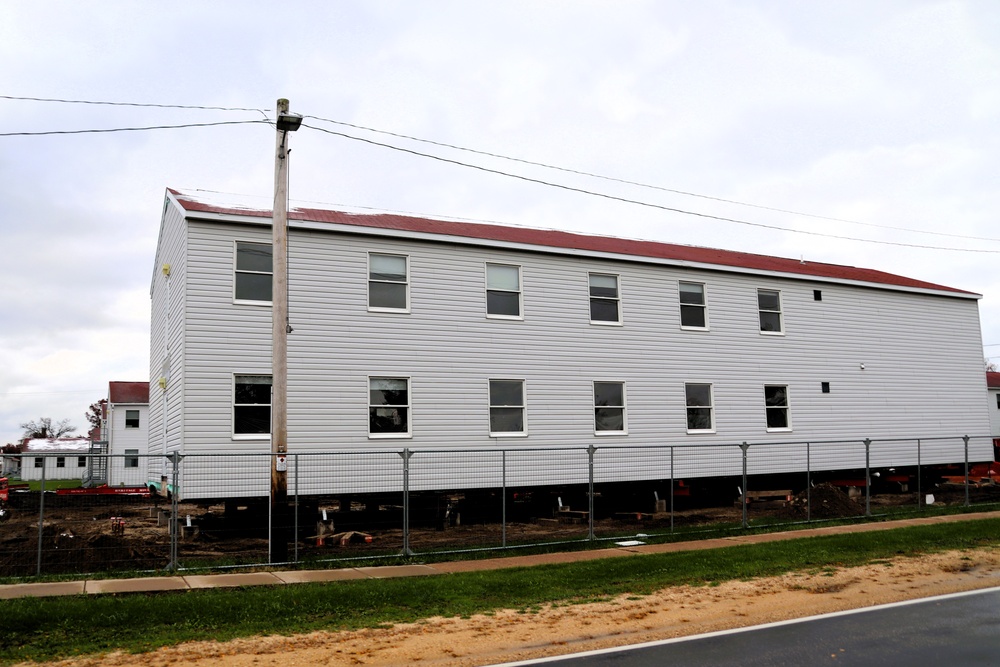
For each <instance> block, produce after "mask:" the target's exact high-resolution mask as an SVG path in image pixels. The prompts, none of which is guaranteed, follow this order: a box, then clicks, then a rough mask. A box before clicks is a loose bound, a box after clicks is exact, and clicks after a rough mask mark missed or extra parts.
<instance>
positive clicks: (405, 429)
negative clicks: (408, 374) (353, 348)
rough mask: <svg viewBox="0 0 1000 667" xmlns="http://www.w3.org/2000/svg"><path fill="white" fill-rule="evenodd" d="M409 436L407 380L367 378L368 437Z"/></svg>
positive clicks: (408, 383)
mask: <svg viewBox="0 0 1000 667" xmlns="http://www.w3.org/2000/svg"><path fill="white" fill-rule="evenodd" d="M408 435H410V380H409V378H377V377H373V378H368V436H369V437H371V438H379V437H382V438H386V437H389V438H391V437H400V436H408Z"/></svg>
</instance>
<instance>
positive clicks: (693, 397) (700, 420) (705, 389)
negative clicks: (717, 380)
mask: <svg viewBox="0 0 1000 667" xmlns="http://www.w3.org/2000/svg"><path fill="white" fill-rule="evenodd" d="M684 394H685V396H686V402H687V430H688V433H697V432H712V431H714V430H715V418H714V415H713V414H712V412H713V409H712V385H710V384H700V383H688V384H685V385H684Z"/></svg>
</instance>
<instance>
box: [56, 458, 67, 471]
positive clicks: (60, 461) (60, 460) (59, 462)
mask: <svg viewBox="0 0 1000 667" xmlns="http://www.w3.org/2000/svg"><path fill="white" fill-rule="evenodd" d="M56 467H57V468H65V467H66V457H65V456H57V457H56Z"/></svg>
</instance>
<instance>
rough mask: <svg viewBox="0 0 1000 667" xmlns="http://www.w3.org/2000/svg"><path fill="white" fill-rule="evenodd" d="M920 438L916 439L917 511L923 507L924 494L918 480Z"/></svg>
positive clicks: (919, 475)
mask: <svg viewBox="0 0 1000 667" xmlns="http://www.w3.org/2000/svg"><path fill="white" fill-rule="evenodd" d="M920 477H921V474H920V438H917V509H918V510H919V509H920V508H921V507H923V502H924V494H923V487H922V485H921V480H920Z"/></svg>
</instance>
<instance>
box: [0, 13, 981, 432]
mask: <svg viewBox="0 0 1000 667" xmlns="http://www.w3.org/2000/svg"><path fill="white" fill-rule="evenodd" d="M0 12H2V14H0V16H2V18H0V95H4V96H13V97H38V98H60V99H67V100H92V101H114V102H132V103H147V104H170V105H195V106H215V107H243V108H248V109H261V110H264V113H260V112H255V111H211V110H195V109H191V110H186V109H158V108H150V107H129V106H97V105H82V104H65V103H55V102H34V101H23V100H11V99H0V133H9V132H42V131H54V130H79V129H97V128H124V127H140V126H153V125H180V124H188V123H213V122H220V121H252V120H263V119H264V118H265V117H266V116H271V117H273V110H274V106H275V100H276V99H277V98H279V97H286V98H289V99H290V100H291V110H292V111H295V112H298V113H302V114H305V115H307V116H315V117H318V118H322V119H327V120H326V121H320V120H317V119H315V118H314V119H308V120H307V123H308V124H310V125H314V126H316V127H319V128H323V129H327V130H331V131H335V132H343V133H349V134H351V135H353V136H355V137H360V138H365V139H370V140H374V141H378V142H381V143H388V144H392V145H394V146H396V147H399V148H406V149H410V150H416V151H420V152H425V153H432V154H434V155H438V156H441V157H447V158H448V159H453V160H459V161H463V162H467V163H470V164H475V165H479V166H484V167H488V168H490V169H496V170H500V171H505V172H509V173H513V174H518V175H522V176H527V177H530V178H535V179H541V180H546V181H550V182H553V183H557V184H562V185H567V186H571V187H574V188H580V189H585V190H591V191H594V192H599V193H605V194H609V195H613V196H617V197H624V198H628V199H635V200H639V201H642V202H645V203H647V204H652V205H653V206H641V205H637V204H627V203H622V202H617V201H613V200H609V199H602V198H598V197H595V196H590V195H585V194H580V193H574V192H570V191H566V190H560V189H557V188H554V187H548V186H544V185H540V184H537V183H530V182H525V181H523V180H517V179H512V178H509V177H505V176H500V175H496V174H491V173H488V172H484V171H477V170H474V169H470V168H467V167H461V166H456V165H454V164H449V163H446V162H441V161H437V160H432V159H429V158H425V157H419V156H415V155H413V154H410V153H405V152H401V151H398V150H393V149H390V148H384V147H380V146H377V145H373V144H370V143H363V142H360V141H356V140H351V139H346V138H343V137H339V136H335V135H331V134H327V133H324V132H321V131H319V130H315V129H309V128H302V129H301V130H300V131H299V132H297V133H296V134H294V135H292V137H291V146H292V155H291V162H290V165H291V177H290V194H291V197H292V200H293V205H294V204H295V203H296V202H299V203H305V202H309V203H311V204H315V203H325V204H328V205H330V206H332V207H344V208H350V209H352V210H353V209H356V208H361V209H372V210H378V211H401V212H408V213H414V214H419V215H424V216H431V217H434V216H440V217H454V218H463V219H472V220H485V221H492V222H499V223H505V224H516V225H527V226H534V227H546V228H556V229H563V230H572V231H581V232H590V233H602V234H613V235H616V236H624V237H630V238H641V239H653V240H658V241H667V242H673V243H685V244H693V245H703V246H710V247H720V248H728V249H733V250H743V251H750V252H756V253H763V254H773V255H780V256H786V257H794V258H800V257H801V258H804V259H806V260H813V261H825V262H833V263H838V264H848V265H854V266H863V267H868V268H875V269H880V270H884V271H889V272H893V273H899V274H903V275H907V276H911V277H914V278H919V279H922V280H927V281H930V282H936V283H940V284H944V285H948V286H952V287H958V288H961V289H965V290H969V291H973V292H977V293H980V294H982V295H983V299H982V300H981V301H980V314H981V319H982V325H983V338H984V339H983V343H984V344H986V345H988V346H989V347H986V348H985V350H984V356H991V355H992V356H996V357H997V360H998V361H1000V345H995V346H994V345H993V344H1000V273H998V272H997V271H996V270H995V267H996V266H997V262H998V259H1000V228H998V226H997V224H996V222H997V215H998V211H1000V187H998V185H997V183H998V179H1000V3H998V2H996V1H995V0H983V1H981V2H965V1H955V2H936V1H927V2H922V1H920V0H907V1H899V2H894V1H891V0H885V1H880V2H871V1H870V0H864V1H859V2H851V1H845V0H835V1H832V0H831V1H829V2H823V1H821V0H817V1H813V2H799V1H794V2H781V1H778V0H759V1H757V2H754V1H752V0H739V1H736V0H734V1H732V2H725V1H717V2H713V1H699V2H681V1H670V0H651V1H649V2H627V1H623V0H616V1H614V2H612V1H608V2H584V1H581V0H573V1H567V2H554V1H553V2H542V1H538V0H535V1H532V2H517V1H511V0H505V1H504V2H486V1H482V2H476V1H473V0H466V1H464V2H429V1H427V2H415V1H412V0H410V1H399V2H334V1H330V2H315V3H304V2H283V3H274V2H266V3H265V2H245V1H244V2H232V3H224V2H211V3H210V2H177V1H175V2H171V3H141V2H110V1H108V0H102V1H101V2H86V1H78V2H46V1H43V0H36V1H33V2H19V1H14V0H0ZM328 121H336V122H339V123H350V124H353V125H359V126H364V127H365V128H372V129H374V130H381V131H383V132H393V133H397V134H403V135H408V136H409V137H415V138H417V139H425V140H430V141H435V142H443V143H448V144H453V145H455V146H460V147H464V148H471V149H476V150H479V151H487V152H490V153H495V154H498V155H503V156H509V157H514V158H519V159H522V160H529V161H534V162H540V163H544V164H547V165H552V166H558V167H562V168H565V169H572V170H577V171H582V172H588V173H591V174H596V175H599V176H604V177H608V178H613V179H623V180H627V181H634V182H638V183H643V184H647V185H650V186H655V188H649V187H639V186H635V185H624V184H621V183H616V182H614V181H610V180H602V179H598V178H593V177H587V176H582V175H575V174H571V173H567V172H561V171H556V170H552V169H544V168H541V167H535V166H529V165H526V164H524V163H519V162H514V161H510V160H503V159H499V158H489V157H485V156H482V155H477V154H475V153H469V152H461V151H456V150H454V149H448V148H444V147H440V146H434V145H431V144H426V143H419V142H416V141H412V140H409V139H404V138H399V137H394V136H391V135H386V134H377V133H373V132H370V131H365V130H361V129H354V128H351V127H348V126H345V125H337V124H334V123H331V122H328ZM273 169H274V130H273V128H272V127H270V126H268V125H266V124H263V123H247V124H239V125H224V126H212V127H201V128H186V129H164V130H155V131H142V132H114V133H102V134H78V135H51V136H0V248H2V253H3V255H2V256H3V262H0V285H2V294H3V299H2V304H0V397H2V398H0V444H2V443H4V442H13V441H14V440H15V439H17V438H18V437H19V436H20V429H19V428H18V424H19V423H21V422H24V421H28V420H31V419H37V418H39V417H52V418H53V419H55V420H58V419H62V418H66V417H68V418H70V419H71V420H72V421H73V423H74V424H76V425H77V426H78V427H79V428H80V430H81V432H85V430H86V429H85V427H86V420H85V419H84V412H85V411H86V409H87V406H88V405H89V404H90V403H92V402H94V401H96V400H97V399H99V398H102V397H104V396H106V395H107V387H108V381H110V380H147V379H148V378H149V370H148V369H149V285H150V278H151V275H152V272H153V254H154V251H155V246H156V238H157V232H158V229H159V221H160V213H161V211H162V208H163V196H164V189H165V188H167V187H173V188H178V189H184V190H188V191H194V190H198V189H201V190H209V191H214V192H221V193H234V194H238V195H246V196H250V197H254V198H258V199H257V201H259V206H260V207H262V208H266V207H269V206H270V201H271V197H272V188H273V177H274V176H273ZM656 188H659V189H656ZM685 193H687V194H685ZM692 195H698V196H692ZM216 196H217V195H216ZM720 199H721V200H730V202H739V203H730V202H726V201H719V200H720ZM746 204H752V205H753V206H749V205H746ZM656 207H667V208H671V209H679V210H683V211H690V212H694V213H701V214H707V215H711V216H718V217H725V218H731V219H733V220H738V221H739V222H726V221H721V220H715V219H712V218H706V217H700V216H694V215H689V214H685V213H679V212H672V211H666V210H663V209H662V208H656ZM773 209H781V210H773ZM789 211H792V212H797V213H798V214H794V213H790V212H789ZM802 214H808V215H802ZM775 228H777V229H775ZM838 237H839V238H838ZM849 239H858V240H849ZM913 246H926V247H913ZM958 249H964V250H966V251H962V250H958ZM968 250H972V251H976V252H968ZM900 326H906V323H905V322H900ZM941 326H943V327H947V326H948V323H947V322H942V323H941ZM941 353H942V354H947V350H942V351H941ZM984 400H985V397H984Z"/></svg>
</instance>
